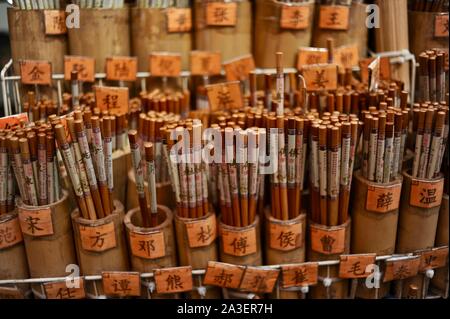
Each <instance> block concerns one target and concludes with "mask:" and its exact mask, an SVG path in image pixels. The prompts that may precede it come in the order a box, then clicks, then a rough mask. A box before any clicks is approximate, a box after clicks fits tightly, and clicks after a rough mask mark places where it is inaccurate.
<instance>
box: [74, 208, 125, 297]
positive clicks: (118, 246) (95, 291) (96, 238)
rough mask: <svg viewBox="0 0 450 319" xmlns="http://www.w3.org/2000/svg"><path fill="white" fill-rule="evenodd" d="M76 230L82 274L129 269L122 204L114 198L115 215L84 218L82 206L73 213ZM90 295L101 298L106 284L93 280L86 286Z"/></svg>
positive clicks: (97, 273) (113, 213)
mask: <svg viewBox="0 0 450 319" xmlns="http://www.w3.org/2000/svg"><path fill="white" fill-rule="evenodd" d="M71 217H72V223H73V230H74V234H75V243H76V248H77V255H78V261H79V263H80V268H81V273H82V274H83V275H85V276H88V275H99V274H101V272H102V271H127V270H129V263H128V250H127V244H126V240H125V234H124V228H123V224H122V222H123V218H124V209H123V205H122V203H120V202H119V201H118V200H114V210H113V212H112V214H111V215H108V216H106V217H104V218H101V219H97V220H90V219H84V218H82V217H80V213H79V210H78V208H77V209H75V210H74V211H73V212H72V214H71ZM86 292H87V293H88V295H90V297H93V298H97V297H98V296H99V295H101V294H102V293H103V287H102V285H101V284H98V282H97V281H92V282H91V286H87V287H86Z"/></svg>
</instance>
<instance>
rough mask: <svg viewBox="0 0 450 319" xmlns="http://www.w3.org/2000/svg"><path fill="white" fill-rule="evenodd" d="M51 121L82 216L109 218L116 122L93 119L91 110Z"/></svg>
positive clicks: (87, 217) (105, 119) (108, 119)
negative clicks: (113, 134)
mask: <svg viewBox="0 0 450 319" xmlns="http://www.w3.org/2000/svg"><path fill="white" fill-rule="evenodd" d="M49 120H50V123H51V125H52V128H53V131H54V132H55V136H56V141H57V146H58V149H59V152H60V153H61V157H62V159H63V162H64V166H65V169H66V171H67V174H68V176H69V178H70V181H71V184H72V188H73V191H74V194H75V197H76V201H77V204H78V208H79V209H80V212H81V217H83V218H85V219H90V220H96V219H100V218H103V217H105V216H108V215H110V214H111V213H112V212H113V210H114V205H113V190H114V181H113V167H112V165H113V161H112V153H113V139H112V134H111V133H112V123H113V122H114V120H113V119H112V118H111V117H110V116H104V117H102V118H99V117H98V116H96V115H94V116H91V114H90V113H89V111H88V110H86V111H84V112H82V111H81V110H75V111H74V112H73V113H72V114H70V115H67V116H64V117H57V116H53V117H52V118H50V119H49Z"/></svg>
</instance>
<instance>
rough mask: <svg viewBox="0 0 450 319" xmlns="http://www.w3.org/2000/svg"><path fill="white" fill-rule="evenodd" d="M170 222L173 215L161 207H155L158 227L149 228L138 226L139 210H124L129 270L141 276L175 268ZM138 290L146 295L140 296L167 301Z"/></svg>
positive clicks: (156, 295)
mask: <svg viewBox="0 0 450 319" xmlns="http://www.w3.org/2000/svg"><path fill="white" fill-rule="evenodd" d="M172 222H173V214H172V212H171V211H170V209H169V208H167V207H165V206H161V205H159V206H158V226H156V227H151V228H147V227H142V217H141V214H140V209H139V208H134V209H132V210H130V211H128V213H127V214H126V215H125V219H124V224H125V227H126V230H127V238H128V248H129V250H128V251H129V254H130V261H131V270H133V271H138V272H140V273H145V272H152V271H153V270H155V269H160V268H165V267H176V266H177V255H176V246H175V234H174V230H173V223H172ZM142 288H143V289H142V290H141V291H147V293H145V294H144V293H143V295H142V297H146V296H148V297H149V298H152V299H154V298H158V299H159V298H169V296H168V295H158V294H150V293H149V290H148V288H144V287H142ZM174 296H175V295H173V296H172V297H174Z"/></svg>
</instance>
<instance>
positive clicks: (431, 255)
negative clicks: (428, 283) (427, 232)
mask: <svg viewBox="0 0 450 319" xmlns="http://www.w3.org/2000/svg"><path fill="white" fill-rule="evenodd" d="M419 255H420V267H419V271H420V272H425V271H427V270H428V269H435V268H441V267H444V266H445V265H447V260H448V246H445V247H437V248H433V249H428V250H426V251H423V252H420V253H419Z"/></svg>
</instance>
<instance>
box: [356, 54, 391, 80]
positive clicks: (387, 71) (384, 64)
mask: <svg viewBox="0 0 450 319" xmlns="http://www.w3.org/2000/svg"><path fill="white" fill-rule="evenodd" d="M375 59H376V58H366V59H361V60H359V62H358V64H359V68H360V70H361V81H362V82H363V83H368V82H369V65H370V63H372V62H373V61H374V60H375ZM380 78H381V79H382V80H389V79H390V78H391V65H390V61H389V57H381V58H380Z"/></svg>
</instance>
